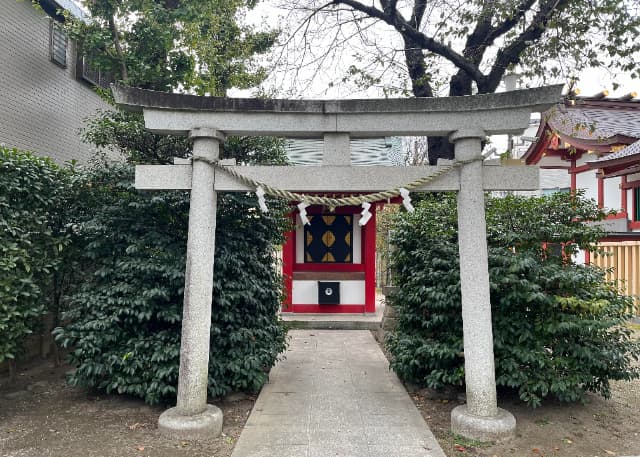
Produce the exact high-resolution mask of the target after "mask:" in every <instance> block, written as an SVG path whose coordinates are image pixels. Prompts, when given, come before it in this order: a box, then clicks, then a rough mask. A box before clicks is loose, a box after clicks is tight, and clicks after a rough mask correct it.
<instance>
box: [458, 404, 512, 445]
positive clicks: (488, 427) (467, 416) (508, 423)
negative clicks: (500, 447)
mask: <svg viewBox="0 0 640 457" xmlns="http://www.w3.org/2000/svg"><path fill="white" fill-rule="evenodd" d="M451 431H452V432H453V433H455V434H457V435H462V436H464V437H465V438H469V439H473V440H478V441H494V442H497V441H505V440H508V439H511V438H513V437H515V435H516V418H515V417H513V414H511V413H510V412H509V411H507V410H504V409H501V408H498V415H497V416H495V417H483V416H476V415H473V414H471V413H469V412H468V410H467V405H460V406H457V407H455V408H454V409H453V410H452V411H451Z"/></svg>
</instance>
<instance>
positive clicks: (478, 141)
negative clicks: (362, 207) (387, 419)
mask: <svg viewBox="0 0 640 457" xmlns="http://www.w3.org/2000/svg"><path fill="white" fill-rule="evenodd" d="M484 137H485V133H484V132H483V131H479V130H465V131H457V132H455V133H453V134H452V135H451V137H450V141H451V142H452V143H455V158H456V160H458V161H466V160H472V159H476V158H477V159H481V153H482V139H483V138H484ZM482 169H483V165H482V161H481V160H477V161H474V162H471V163H467V164H465V165H462V166H461V167H460V191H459V192H458V249H459V253H460V288H461V293H462V321H463V324H462V326H463V338H464V369H465V383H466V389H467V404H466V405H461V406H458V407H456V408H455V409H454V410H453V411H451V429H452V431H453V432H454V433H457V434H460V435H463V436H465V437H468V438H472V439H476V440H481V441H499V440H502V439H506V438H510V437H512V436H514V434H515V427H516V422H515V418H514V417H513V415H512V414H511V413H509V412H508V411H505V410H503V409H500V408H498V406H497V398H496V382H495V363H494V357H493V331H492V324H491V303H490V295H489V266H488V255H487V229H486V220H485V209H484V189H483V182H482Z"/></svg>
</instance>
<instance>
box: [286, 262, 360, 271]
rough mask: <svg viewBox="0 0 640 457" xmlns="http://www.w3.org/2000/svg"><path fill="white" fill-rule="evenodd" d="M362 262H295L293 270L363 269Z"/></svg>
mask: <svg viewBox="0 0 640 457" xmlns="http://www.w3.org/2000/svg"><path fill="white" fill-rule="evenodd" d="M365 270H366V268H365V265H364V264H363V263H295V264H294V265H293V271H340V272H348V271H365Z"/></svg>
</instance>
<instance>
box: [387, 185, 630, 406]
mask: <svg viewBox="0 0 640 457" xmlns="http://www.w3.org/2000/svg"><path fill="white" fill-rule="evenodd" d="M603 216H604V214H603V213H602V212H601V211H599V210H598V209H597V208H596V206H595V204H594V203H593V202H592V201H586V200H583V199H582V198H573V197H572V196H571V195H569V194H562V193H557V194H553V195H551V196H546V197H541V198H524V197H515V196H508V197H506V198H503V199H498V198H496V199H491V198H490V199H488V201H487V233H488V245H489V273H490V287H491V305H492V318H493V329H494V346H495V360H496V381H497V384H498V385H499V386H505V387H509V388H514V389H517V390H518V393H519V395H520V398H521V399H522V400H523V401H525V402H527V403H528V404H529V405H532V406H537V405H539V404H540V402H541V401H542V400H543V399H544V398H546V397H553V398H556V399H558V400H561V401H581V400H584V395H585V393H586V392H589V391H590V392H596V393H599V394H601V395H603V396H605V397H608V396H609V394H610V391H609V381H610V380H629V379H634V378H637V377H638V376H639V375H640V372H639V370H638V368H637V366H634V364H633V360H638V357H639V356H640V347H639V346H638V343H637V342H634V341H632V340H631V338H630V330H629V329H628V328H627V327H626V326H625V325H623V324H624V323H625V321H626V320H628V319H629V318H630V317H631V314H630V313H631V310H632V305H633V303H632V300H631V299H630V298H629V297H627V296H624V295H622V294H621V293H620V291H619V290H618V288H617V287H616V284H613V283H610V282H607V281H606V280H605V274H604V271H602V270H600V269H598V268H597V267H594V266H585V265H576V264H574V263H573V262H572V261H571V254H573V253H574V252H576V250H577V249H578V248H587V247H588V246H589V245H590V244H591V243H594V242H596V241H597V240H598V239H599V238H600V237H601V236H602V232H601V231H600V230H599V229H598V228H595V227H588V226H586V225H584V224H582V223H581V221H585V220H597V219H601V218H602V217H603ZM393 235H394V236H393V242H394V245H395V248H396V249H395V250H394V251H393V255H392V263H393V268H394V271H395V273H396V275H397V278H396V281H397V284H398V285H399V286H400V287H399V291H398V292H397V294H396V295H395V296H394V297H393V299H392V304H393V305H394V306H395V307H396V309H397V311H398V319H399V323H398V327H397V329H396V330H395V332H394V333H392V334H391V335H390V337H389V339H388V341H387V345H388V348H389V350H390V351H391V353H392V354H393V357H394V360H393V362H392V364H391V365H392V367H393V369H394V370H395V371H396V372H397V373H398V374H399V375H400V376H401V377H402V378H404V379H406V380H408V381H411V382H414V383H417V384H422V385H426V386H429V387H432V388H441V387H443V386H445V385H462V384H463V383H464V355H463V344H462V316H461V305H460V276H459V262H458V246H457V214H456V204H455V196H451V195H448V196H447V195H443V196H440V198H438V199H435V198H431V199H427V200H425V201H423V202H420V203H419V204H418V207H417V210H416V212H415V213H412V214H411V213H401V214H399V215H398V217H397V219H396V226H395V230H394V232H393ZM550 243H553V244H559V245H560V246H562V248H561V249H560V252H559V254H558V255H554V251H553V249H551V245H550ZM545 246H546V247H545Z"/></svg>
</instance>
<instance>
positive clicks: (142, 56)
mask: <svg viewBox="0 0 640 457" xmlns="http://www.w3.org/2000/svg"><path fill="white" fill-rule="evenodd" d="M255 3H256V1H255V0H200V1H189V0H163V1H157V0H86V1H84V6H85V7H86V8H87V9H88V10H89V13H90V16H91V20H90V21H88V22H84V21H80V20H71V21H67V22H68V24H69V26H68V27H67V29H68V31H69V32H70V34H71V36H72V37H73V38H75V39H76V40H77V41H78V43H79V44H80V50H81V52H82V53H84V54H85V55H87V56H89V57H90V61H91V62H92V64H93V65H94V67H95V68H98V69H100V70H101V71H108V72H111V73H112V74H113V75H114V79H116V80H119V81H122V82H123V83H125V84H127V85H131V86H135V87H141V88H146V89H154V90H164V91H168V90H175V89H181V90H192V91H194V92H195V93H197V94H199V95H205V94H208V95H217V96H224V95H225V94H226V91H227V89H229V88H230V87H237V88H248V87H253V86H255V85H256V84H258V83H260V82H261V81H262V80H263V79H264V77H265V71H264V69H263V68H261V67H260V66H259V65H257V64H256V63H255V56H256V55H259V54H261V53H264V52H266V51H267V50H268V49H269V48H270V47H271V46H272V45H273V43H274V40H275V38H276V33H275V32H274V31H268V30H267V31H255V30H254V29H253V28H251V27H246V26H242V25H240V22H239V20H240V19H241V17H242V16H243V15H244V14H245V12H246V11H247V10H248V9H249V8H253V7H254V6H255Z"/></svg>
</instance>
